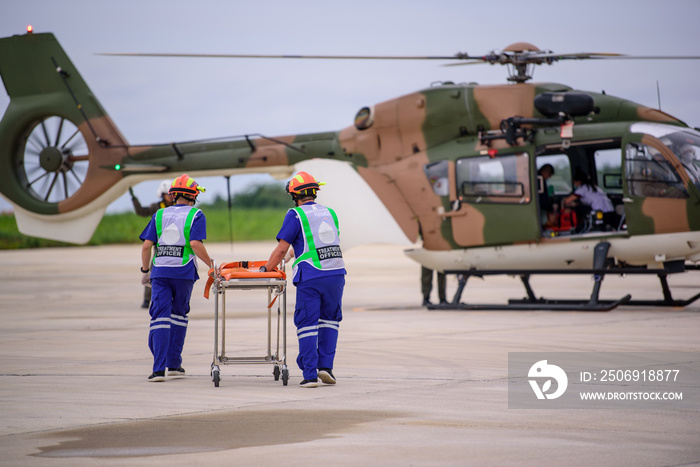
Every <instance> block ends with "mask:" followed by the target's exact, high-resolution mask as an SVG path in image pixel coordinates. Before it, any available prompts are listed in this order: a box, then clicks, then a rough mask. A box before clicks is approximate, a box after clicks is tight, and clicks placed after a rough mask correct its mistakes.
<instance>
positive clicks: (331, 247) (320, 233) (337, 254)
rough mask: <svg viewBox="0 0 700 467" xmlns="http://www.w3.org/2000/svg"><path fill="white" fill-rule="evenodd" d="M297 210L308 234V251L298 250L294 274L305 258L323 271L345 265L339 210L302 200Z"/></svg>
mask: <svg viewBox="0 0 700 467" xmlns="http://www.w3.org/2000/svg"><path fill="white" fill-rule="evenodd" d="M293 210H294V211H295V212H296V213H297V218H298V219H299V222H301V231H302V233H303V235H304V251H302V252H295V253H296V255H297V259H296V261H294V264H293V273H294V276H296V273H297V267H298V265H299V263H301V262H305V263H308V264H309V265H311V266H313V267H314V268H316V269H319V270H322V271H329V270H333V269H342V268H344V267H345V262H344V261H343V254H342V252H341V251H340V230H339V229H338V216H336V215H335V212H334V211H333V210H332V209H330V208H327V207H325V206H321V205H320V204H302V205H301V206H299V207H296V208H294V209H293Z"/></svg>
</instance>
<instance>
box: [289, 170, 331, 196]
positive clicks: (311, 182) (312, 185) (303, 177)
mask: <svg viewBox="0 0 700 467" xmlns="http://www.w3.org/2000/svg"><path fill="white" fill-rule="evenodd" d="M320 185H325V183H323V182H319V181H317V180H316V179H315V178H314V177H313V176H312V175H309V174H308V173H306V172H299V173H297V174H296V175H295V176H293V177H292V179H291V180H289V182H287V193H289V194H290V195H292V198H293V199H298V198H303V197H306V196H314V197H315V196H316V192H317V191H318V190H320V188H319V186H320Z"/></svg>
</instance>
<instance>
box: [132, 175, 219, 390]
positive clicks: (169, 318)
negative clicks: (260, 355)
mask: <svg viewBox="0 0 700 467" xmlns="http://www.w3.org/2000/svg"><path fill="white" fill-rule="evenodd" d="M200 191H204V188H202V187H201V186H199V185H197V182H195V181H194V180H193V179H192V178H190V177H189V176H188V175H187V174H184V175H181V176H180V177H178V178H176V179H175V180H173V182H172V185H171V186H170V190H169V193H170V194H171V195H172V196H173V199H174V201H175V204H174V205H173V206H170V207H166V208H163V209H159V210H158V212H156V213H155V214H154V215H153V217H152V218H151V221H150V222H149V223H148V226H146V228H145V229H144V231H143V232H142V233H141V236H140V237H139V238H141V240H142V241H143V247H142V248H141V264H142V265H141V272H142V273H143V278H142V280H141V282H142V283H143V284H144V285H147V284H148V283H149V282H150V284H151V286H152V288H153V292H152V301H151V307H150V309H149V314H150V315H151V324H150V328H149V333H148V346H149V348H150V349H151V353H152V354H153V373H152V374H151V376H149V377H148V381H152V382H159V381H165V376H166V371H167V375H168V376H173V377H175V378H182V377H184V376H185V370H184V368H182V348H183V346H184V344H185V335H186V333H187V322H188V317H187V314H188V313H189V311H190V297H191V296H192V287H193V286H194V283H195V281H196V280H197V279H199V275H198V274H197V259H196V258H195V255H196V256H198V257H199V259H201V260H202V261H204V263H205V264H206V265H207V266H210V265H211V264H212V260H211V258H210V257H209V254H208V253H207V250H206V248H205V247H204V244H203V243H202V241H203V240H204V239H205V238H206V237H207V221H206V219H205V217H204V214H203V213H202V211H200V210H199V209H196V208H194V207H193V206H194V204H195V202H196V200H197V195H198V194H199V192H200ZM154 245H155V247H156V252H155V258H154V259H153V261H151V248H152V247H153V246H154ZM210 271H211V270H210Z"/></svg>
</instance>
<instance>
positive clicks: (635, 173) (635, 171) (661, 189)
mask: <svg viewBox="0 0 700 467" xmlns="http://www.w3.org/2000/svg"><path fill="white" fill-rule="evenodd" d="M626 154H627V155H626V163H627V183H628V185H629V191H630V194H631V195H632V196H640V197H654V198H687V197H688V191H687V190H686V189H685V186H684V185H683V181H682V180H681V178H680V177H679V176H678V173H677V172H676V171H675V170H674V168H673V166H672V165H671V164H670V163H669V162H668V160H666V158H664V156H663V155H662V154H661V152H660V151H659V150H658V149H656V148H654V147H652V146H648V145H646V144H642V143H630V144H628V145H627V152H626Z"/></svg>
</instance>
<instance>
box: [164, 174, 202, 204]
mask: <svg viewBox="0 0 700 467" xmlns="http://www.w3.org/2000/svg"><path fill="white" fill-rule="evenodd" d="M200 191H201V192H204V191H206V190H205V189H204V187H201V186H199V185H197V182H195V181H194V179H193V178H191V177H190V176H189V175H187V174H182V175H180V176H179V177H177V178H176V179H175V180H173V182H172V183H171V184H170V190H169V192H170V194H171V195H173V198H177V195H178V194H180V195H183V196H185V198H186V199H192V200H196V199H197V195H198V194H199V192H200Z"/></svg>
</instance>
